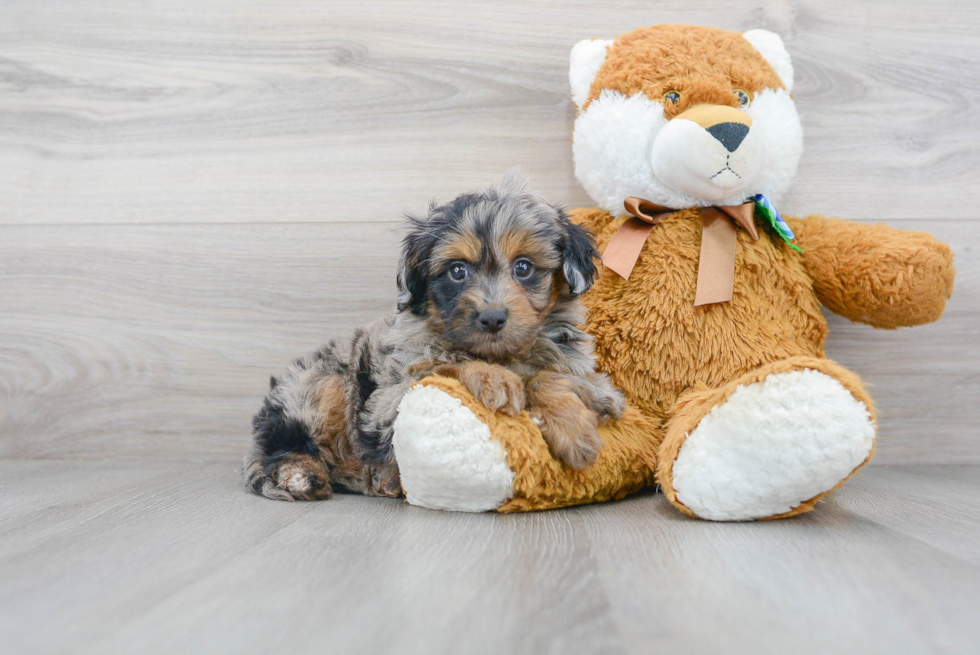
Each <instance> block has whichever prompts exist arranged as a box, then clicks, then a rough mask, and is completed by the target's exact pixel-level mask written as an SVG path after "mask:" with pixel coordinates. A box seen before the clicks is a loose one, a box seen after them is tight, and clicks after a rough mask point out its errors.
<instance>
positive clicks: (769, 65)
mask: <svg viewBox="0 0 980 655" xmlns="http://www.w3.org/2000/svg"><path fill="white" fill-rule="evenodd" d="M569 80H570V82H571V86H572V98H573V100H574V101H575V104H576V106H577V107H578V109H579V115H578V118H577V119H576V121H575V135H574V156H575V174H576V176H577V177H578V179H579V181H580V182H581V183H582V186H583V187H585V190H586V191H588V193H589V195H591V196H592V198H593V200H595V202H596V203H597V204H598V205H599V206H600V207H601V208H603V209H606V210H608V211H611V212H614V213H616V214H623V213H624V210H623V200H624V199H625V198H626V197H628V196H637V197H641V198H645V199H647V200H650V201H653V202H655V203H658V204H660V205H664V206H666V207H671V208H674V209H682V208H687V207H695V206H700V207H704V206H711V205H738V204H741V203H743V202H745V201H746V199H747V198H749V197H751V196H754V195H756V194H759V193H761V194H763V195H765V196H767V197H769V198H771V199H778V197H779V195H780V194H781V193H782V192H783V191H785V190H786V188H787V187H788V186H789V184H790V182H791V180H792V178H793V176H794V174H795V173H796V167H797V164H798V163H799V159H800V155H801V154H802V150H803V130H802V128H801V126H800V119H799V116H798V115H797V113H796V106H795V104H794V103H793V99H792V97H791V96H790V92H791V91H792V89H793V65H792V63H791V62H790V58H789V54H788V53H787V52H786V49H785V48H784V47H783V42H782V40H781V39H780V38H779V37H778V36H777V35H775V34H773V33H772V32H767V31H765V30H750V31H748V32H745V33H744V34H739V33H737V32H728V31H725V30H719V29H715V28H710V27H696V26H689V25H657V26H654V27H646V28H642V29H638V30H634V31H632V32H629V33H627V34H624V35H622V36H620V37H619V38H617V39H616V40H615V41H603V40H599V39H596V40H590V41H581V42H579V43H578V44H577V45H576V46H575V47H574V48H573V49H572V54H571V66H570V69H569Z"/></svg>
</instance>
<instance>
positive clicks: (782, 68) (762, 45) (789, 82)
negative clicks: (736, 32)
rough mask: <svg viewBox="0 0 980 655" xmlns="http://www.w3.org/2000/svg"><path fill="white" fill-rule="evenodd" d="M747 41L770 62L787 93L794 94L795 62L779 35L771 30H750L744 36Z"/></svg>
mask: <svg viewBox="0 0 980 655" xmlns="http://www.w3.org/2000/svg"><path fill="white" fill-rule="evenodd" d="M742 36H744V37H745V40H746V41H748V42H749V43H751V44H752V47H754V48H755V49H756V50H758V51H759V54H761V55H762V56H763V58H764V59H765V60H766V61H768V62H769V65H770V66H772V68H773V70H775V71H776V75H778V76H779V79H780V80H782V82H783V86H785V87H786V91H787V92H789V93H792V92H793V62H792V60H791V59H790V58H789V53H788V52H787V51H786V46H784V45H783V40H782V39H781V38H779V35H778V34H776V33H775V32H770V31H769V30H749V31H748V32H745V33H744V34H742Z"/></svg>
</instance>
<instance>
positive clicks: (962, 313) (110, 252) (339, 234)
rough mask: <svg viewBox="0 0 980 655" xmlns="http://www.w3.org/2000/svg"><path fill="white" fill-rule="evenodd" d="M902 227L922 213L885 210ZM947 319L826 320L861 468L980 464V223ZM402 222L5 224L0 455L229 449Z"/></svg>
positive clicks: (370, 288) (347, 316) (968, 232)
mask: <svg viewBox="0 0 980 655" xmlns="http://www.w3.org/2000/svg"><path fill="white" fill-rule="evenodd" d="M893 224H894V225H896V226H899V227H910V228H917V227H922V226H923V222H912V221H894V222H893ZM928 226H929V227H930V228H931V229H932V230H933V231H934V232H935V233H936V234H937V236H939V237H940V238H942V239H944V240H946V241H947V242H949V243H950V244H951V245H952V247H953V249H954V251H955V252H956V254H957V257H958V259H957V265H958V268H959V276H958V278H957V283H956V290H955V292H954V295H953V298H952V300H951V301H950V303H949V306H948V309H947V313H946V316H944V317H943V319H942V320H941V321H939V322H938V323H935V324H932V325H928V326H924V327H920V328H916V329H903V330H898V331H881V330H874V329H872V328H869V327H867V326H861V325H855V324H851V323H849V322H847V321H846V320H843V319H840V318H839V317H834V316H831V317H830V318H831V335H830V339H829V343H828V354H829V356H831V357H832V358H834V359H836V360H838V361H839V362H840V363H841V364H843V365H845V366H847V367H849V368H851V369H853V370H855V371H856V372H857V373H859V374H860V375H861V376H862V377H863V378H864V379H865V380H866V381H867V382H869V383H871V384H873V385H874V386H873V387H872V394H873V395H874V397H875V398H876V400H877V402H878V404H879V409H880V414H881V438H880V441H879V446H878V454H877V457H876V459H875V460H874V463H876V464H887V463H917V462H918V463H921V462H930V463H943V462H949V463H954V462H974V463H976V462H980V440H978V439H977V435H976V431H975V426H976V425H978V424H980V406H978V404H977V403H976V402H975V399H976V398H977V397H980V352H978V349H977V347H976V344H977V343H978V342H980V259H978V257H977V254H976V249H975V247H974V244H976V243H977V242H980V226H978V224H976V223H973V222H968V221H932V222H929V223H928ZM401 233H402V232H401V226H398V225H394V224H389V223H385V222H369V223H361V224H354V223H334V224H284V225H249V224H242V225H203V226H202V225H198V226H180V225H155V226H154V225H138V226H118V225H102V226H19V227H12V226H8V227H4V228H0V234H2V235H3V237H4V238H3V239H2V240H0V456H4V457H20V458H34V457H139V456H157V455H161V456H166V455H169V456H182V455H183V456H188V457H222V458H228V459H237V458H238V457H240V456H241V454H242V453H243V452H244V451H245V449H246V447H247V443H248V438H249V420H250V418H251V416H252V414H253V413H254V412H255V411H256V409H257V408H258V407H259V405H260V402H261V398H262V396H263V394H264V392H265V391H266V389H267V384H268V379H269V376H270V375H272V374H274V373H276V372H277V371H279V370H281V369H282V368H284V366H285V365H286V363H288V362H289V361H290V360H291V359H292V358H294V357H298V356H300V355H302V354H303V353H305V352H307V351H309V350H311V349H313V348H315V347H317V346H319V345H320V344H321V343H323V342H325V341H326V340H328V339H329V338H335V337H341V336H343V335H345V334H347V333H348V332H349V331H351V330H353V329H354V328H355V327H357V326H359V325H362V324H364V323H366V322H367V321H369V320H371V319H373V318H375V317H377V316H379V315H380V314H381V313H383V312H384V311H386V310H387V309H388V308H390V307H391V306H392V305H393V303H394V295H395V292H394V278H395V261H396V260H397V250H398V242H399V239H400V236H401Z"/></svg>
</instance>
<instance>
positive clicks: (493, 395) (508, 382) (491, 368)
mask: <svg viewBox="0 0 980 655" xmlns="http://www.w3.org/2000/svg"><path fill="white" fill-rule="evenodd" d="M459 381H460V382H462V383H463V384H464V385H465V386H466V388H467V389H469V390H470V393H472V394H473V395H474V396H475V397H476V399H477V400H479V401H480V402H481V403H483V404H484V405H485V406H486V408H487V409H490V410H492V411H495V412H501V413H502V414H507V415H508V416H517V415H518V414H520V413H521V410H523V409H524V383H523V382H522V381H521V378H520V376H518V375H517V374H516V373H514V372H513V371H511V370H509V369H506V368H504V367H503V366H498V365H497V364H488V363H487V362H469V363H468V364H466V365H464V366H463V367H462V369H461V370H460V372H459Z"/></svg>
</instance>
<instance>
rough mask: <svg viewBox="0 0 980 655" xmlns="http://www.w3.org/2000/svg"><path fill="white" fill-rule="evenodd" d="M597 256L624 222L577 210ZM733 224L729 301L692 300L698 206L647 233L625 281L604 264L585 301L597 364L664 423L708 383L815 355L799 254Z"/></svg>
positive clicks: (816, 333)
mask: <svg viewBox="0 0 980 655" xmlns="http://www.w3.org/2000/svg"><path fill="white" fill-rule="evenodd" d="M572 220H574V221H577V222H580V223H583V224H585V225H587V226H588V227H590V229H592V230H593V231H594V232H595V234H596V241H597V242H598V244H599V250H600V252H601V251H602V250H603V249H604V248H605V246H606V244H607V243H608V242H609V239H611V238H612V235H613V234H615V232H616V230H617V229H618V228H619V226H620V224H622V222H623V221H625V220H626V218H623V217H620V218H614V217H613V216H612V215H610V214H609V213H608V212H604V211H601V210H578V211H575V212H573V213H572ZM756 228H757V230H758V232H759V240H758V241H754V240H752V238H751V237H750V236H749V235H748V233H747V232H746V231H744V230H739V233H738V246H737V249H736V254H735V286H734V292H733V296H732V300H731V302H727V303H718V304H714V305H704V306H701V307H695V306H694V294H695V290H696V287H697V271H698V260H699V257H700V252H701V220H700V217H699V211H698V210H697V209H689V210H684V211H680V212H676V213H674V214H670V215H669V216H667V217H666V218H664V219H663V220H662V221H661V222H660V223H659V224H658V225H657V226H656V227H655V228H654V229H653V231H652V232H651V233H650V236H649V237H647V241H646V244H645V246H644V248H643V251H642V252H641V253H640V258H639V259H638V260H637V262H636V266H635V267H634V269H633V273H632V274H631V275H630V279H629V280H624V279H623V278H622V277H620V276H619V275H617V274H616V273H614V272H613V271H610V270H603V271H602V272H601V274H600V275H599V278H598V280H597V281H596V283H595V286H593V287H592V289H591V290H590V291H589V292H588V293H587V294H585V296H584V297H583V300H584V302H585V304H586V305H587V306H588V308H589V319H588V323H587V327H586V329H587V330H588V331H589V332H590V333H591V334H593V335H595V337H596V356H597V358H598V362H599V368H600V369H602V370H603V371H606V372H608V373H609V375H610V376H611V377H612V379H613V381H614V382H615V384H616V385H617V386H618V387H620V388H621V389H622V390H623V391H624V392H625V393H626V397H627V398H628V399H629V401H630V402H631V403H632V404H634V405H636V407H638V408H639V409H640V410H642V411H643V412H645V413H647V414H649V415H651V416H653V417H655V418H657V419H658V420H660V421H663V422H666V421H667V420H668V419H669V418H670V417H671V416H672V415H673V411H674V403H675V402H676V401H677V398H678V397H679V396H680V395H681V394H682V393H685V392H686V391H688V390H690V389H691V388H693V387H701V388H715V387H720V386H722V385H725V384H727V383H728V382H729V381H730V380H732V379H734V378H736V377H738V376H739V375H742V374H743V373H748V372H749V371H753V370H755V369H757V368H759V367H760V366H763V365H765V364H769V363H771V362H774V361H779V360H783V359H787V358H789V357H794V356H800V355H803V356H809V357H822V356H823V343H824V338H825V337H826V335H827V322H826V320H825V319H824V317H823V315H822V314H821V313H820V303H819V302H818V301H817V298H816V296H815V295H814V293H813V290H812V286H811V281H810V276H809V274H808V273H807V270H806V267H805V266H804V260H803V258H802V257H801V256H800V255H799V253H797V252H795V251H794V250H792V249H791V248H789V246H786V245H785V244H783V243H782V242H781V241H780V240H779V239H778V238H777V237H774V236H772V235H771V233H770V232H769V231H768V230H767V229H766V228H764V227H763V226H762V224H761V223H759V222H758V221H757V222H756Z"/></svg>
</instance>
